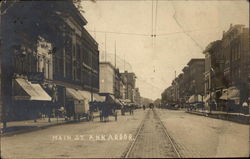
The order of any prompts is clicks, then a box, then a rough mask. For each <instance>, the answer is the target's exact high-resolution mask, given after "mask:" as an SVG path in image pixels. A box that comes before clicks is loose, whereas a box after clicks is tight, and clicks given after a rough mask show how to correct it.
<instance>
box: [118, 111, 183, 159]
mask: <svg viewBox="0 0 250 159" xmlns="http://www.w3.org/2000/svg"><path fill="white" fill-rule="evenodd" d="M122 158H181V155H180V153H179V152H178V149H177V146H176V144H175V143H174V141H173V139H172V138H171V137H170V135H169V133H168V131H167V129H166V127H165V126H164V124H163V123H162V121H161V119H160V118H159V116H158V114H157V112H156V111H155V110H154V109H153V110H148V111H147V114H146V115H145V117H144V119H143V120H142V122H141V124H140V126H139V128H138V129H137V132H136V135H135V137H134V140H133V142H132V143H131V144H130V145H129V147H128V149H127V151H126V152H125V153H124V154H123V156H122Z"/></svg>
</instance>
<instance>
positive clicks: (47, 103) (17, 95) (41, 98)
mask: <svg viewBox="0 0 250 159" xmlns="http://www.w3.org/2000/svg"><path fill="white" fill-rule="evenodd" d="M12 89H13V95H12V99H13V103H12V107H11V110H10V113H9V120H27V119H36V118H39V117H40V116H41V115H42V114H44V115H49V114H50V113H51V104H52V98H51V96H49V95H48V94H47V92H46V91H45V90H44V89H43V88H42V86H41V85H40V84H38V83H32V82H30V81H28V80H27V79H25V78H16V79H13V88H12Z"/></svg>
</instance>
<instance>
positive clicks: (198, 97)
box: [188, 94, 202, 103]
mask: <svg viewBox="0 0 250 159" xmlns="http://www.w3.org/2000/svg"><path fill="white" fill-rule="evenodd" d="M188 102H189V103H194V102H202V96H201V95H199V94H198V95H192V96H191V97H189V99H188Z"/></svg>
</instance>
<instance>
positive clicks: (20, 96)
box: [14, 78, 51, 101]
mask: <svg viewBox="0 0 250 159" xmlns="http://www.w3.org/2000/svg"><path fill="white" fill-rule="evenodd" d="M15 81H16V84H14V99H15V100H38V101H51V97H50V96H49V95H48V94H47V93H46V92H45V90H44V89H43V88H42V87H41V86H40V84H34V83H31V82H29V81H28V80H26V79H23V78H17V79H15Z"/></svg>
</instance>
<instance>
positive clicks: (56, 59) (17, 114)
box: [2, 1, 99, 120]
mask: <svg viewBox="0 0 250 159" xmlns="http://www.w3.org/2000/svg"><path fill="white" fill-rule="evenodd" d="M5 5H6V6H3V7H9V6H11V7H10V8H9V9H8V11H7V12H6V14H4V15H3V16H2V24H3V25H2V31H3V52H4V54H3V56H2V57H3V59H4V60H3V65H2V66H3V68H2V71H3V72H2V73H3V76H4V78H3V83H4V86H3V85H2V89H3V93H4V94H5V98H4V100H3V101H4V104H5V107H6V108H7V109H8V110H7V115H8V117H9V120H19V119H21V118H22V119H24V118H25V119H30V118H35V116H32V115H34V114H35V115H37V114H38V113H45V114H47V115H50V114H51V112H52V109H57V108H58V107H64V108H65V109H66V112H67V115H68V116H72V115H74V110H73V109H74V104H73V103H72V100H69V99H70V98H72V97H69V96H70V94H71V93H72V91H73V92H74V93H79V92H82V95H83V96H84V97H85V100H87V101H91V100H92V98H93V95H94V94H97V93H98V92H99V51H98V44H97V43H96V41H95V40H94V39H93V38H92V37H91V35H90V34H89V33H88V32H87V31H86V29H85V28H84V26H85V25H86V24H87V21H86V19H85V18H84V17H83V16H82V15H81V13H80V12H79V11H78V9H77V8H76V7H75V6H74V4H73V3H72V2H71V1H63V2H61V1H59V2H58V1H50V2H46V1H15V2H13V4H10V3H6V4H5ZM44 17H46V18H44ZM31 90H32V91H31ZM70 92H71V93H70ZM73 100H82V99H76V98H73ZM30 115H31V116H30Z"/></svg>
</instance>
